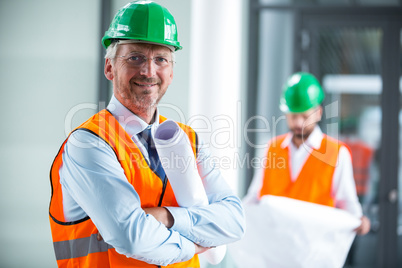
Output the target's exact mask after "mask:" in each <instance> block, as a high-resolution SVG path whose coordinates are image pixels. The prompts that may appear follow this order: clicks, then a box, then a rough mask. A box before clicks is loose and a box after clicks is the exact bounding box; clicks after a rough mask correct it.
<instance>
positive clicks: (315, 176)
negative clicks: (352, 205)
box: [260, 134, 341, 207]
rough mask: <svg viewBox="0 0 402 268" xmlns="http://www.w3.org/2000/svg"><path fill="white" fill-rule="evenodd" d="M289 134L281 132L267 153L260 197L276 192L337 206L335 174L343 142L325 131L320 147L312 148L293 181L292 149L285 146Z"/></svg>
mask: <svg viewBox="0 0 402 268" xmlns="http://www.w3.org/2000/svg"><path fill="white" fill-rule="evenodd" d="M285 137H286V135H281V136H279V137H276V138H274V140H272V141H271V142H270V147H269V150H268V156H267V160H269V165H267V166H266V167H265V171H264V178H263V185H262V188H261V191H260V198H261V197H262V196H263V195H276V196H284V197H289V198H293V199H298V200H302V201H307V202H311V203H316V204H321V205H326V206H331V207H334V206H335V200H334V197H333V196H332V194H331V190H332V178H333V175H334V171H335V166H336V164H337V159H338V154H339V148H340V147H341V143H340V142H339V141H337V140H335V139H333V138H331V137H328V136H327V135H325V134H324V137H323V140H322V142H321V146H320V148H319V149H318V150H316V149H313V150H312V152H311V154H310V156H309V157H308V158H307V160H306V162H305V164H304V166H303V167H302V169H301V171H300V173H299V176H298V177H297V179H296V180H295V181H294V182H293V181H292V180H291V177H290V174H291V173H290V165H289V149H288V148H282V147H281V144H282V142H283V141H284V139H285ZM302 146H303V145H302Z"/></svg>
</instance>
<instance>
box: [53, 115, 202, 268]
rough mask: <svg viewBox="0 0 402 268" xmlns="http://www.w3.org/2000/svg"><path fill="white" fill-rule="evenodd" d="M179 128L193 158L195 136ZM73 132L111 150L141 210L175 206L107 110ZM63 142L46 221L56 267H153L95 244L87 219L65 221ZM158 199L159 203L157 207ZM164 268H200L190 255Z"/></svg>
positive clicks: (94, 231)
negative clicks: (93, 138) (98, 140)
mask: <svg viewBox="0 0 402 268" xmlns="http://www.w3.org/2000/svg"><path fill="white" fill-rule="evenodd" d="M164 120H166V118H163V117H160V122H163V121H164ZM179 126H180V127H181V128H182V129H183V130H184V132H185V133H186V134H187V136H188V137H189V139H190V142H191V146H192V149H193V151H194V155H196V143H197V137H196V133H195V132H194V130H192V129H191V128H190V127H188V126H186V125H183V124H180V123H179ZM77 129H84V130H87V131H89V132H91V133H93V134H94V135H96V136H98V137H99V138H101V139H103V140H104V141H106V143H108V144H109V145H110V146H111V148H113V150H114V152H115V153H116V156H117V158H118V161H119V163H120V165H121V166H122V168H123V170H124V173H125V175H126V178H127V180H128V181H129V182H130V184H131V185H133V187H134V189H135V190H136V192H137V193H138V195H139V196H140V199H141V207H143V208H147V207H157V206H158V205H160V206H178V204H177V202H176V199H175V196H174V193H173V190H172V187H171V186H170V183H169V182H167V184H166V185H165V190H164V185H163V183H162V181H161V179H160V178H159V177H158V176H157V175H156V174H155V173H154V172H153V171H152V170H151V169H150V168H149V166H148V165H147V163H146V160H145V158H144V157H143V156H142V154H141V151H140V150H139V148H138V147H137V146H136V144H135V143H134V142H133V141H132V139H131V137H130V136H129V135H128V133H127V132H126V131H125V130H124V129H123V128H122V127H121V125H120V124H119V123H118V121H117V120H116V119H115V118H114V117H113V115H112V114H111V113H110V112H109V111H107V110H102V111H100V112H99V113H97V114H95V115H94V116H93V117H91V118H90V119H89V120H87V121H86V122H85V123H83V124H82V125H81V126H79V127H78V128H77ZM77 129H75V130H77ZM75 130H74V131H75ZM67 139H68V138H67ZM67 139H66V140H65V141H64V143H63V144H62V146H61V148H60V150H59V152H58V154H57V156H56V158H55V160H54V162H53V165H52V168H51V172H50V182H51V186H52V197H51V200H50V207H49V220H50V227H51V231H52V237H53V246H54V250H55V254H56V260H57V264H58V266H59V267H90V268H92V267H97V268H99V267H101V268H103V267H157V266H156V265H151V264H147V263H145V262H142V261H139V260H136V259H133V258H127V257H126V256H125V255H121V254H119V253H117V252H116V250H115V249H114V248H113V247H112V246H110V245H108V244H107V243H106V242H104V241H103V240H102V241H98V240H97V233H98V230H97V228H96V226H95V225H94V223H93V222H92V220H91V219H90V218H89V217H86V218H84V219H81V220H78V221H74V222H66V220H65V218H64V212H63V211H64V210H63V193H62V188H61V184H60V177H59V169H60V167H61V165H62V162H63V159H62V153H63V150H64V146H65V144H66V142H67ZM163 191H164V193H163ZM161 199H162V202H161V204H159V203H160V200H161ZM166 267H180V268H185V267H186V268H187V267H200V264H199V260H198V255H194V257H193V258H192V259H190V260H188V261H186V262H181V263H176V264H171V265H168V266H166Z"/></svg>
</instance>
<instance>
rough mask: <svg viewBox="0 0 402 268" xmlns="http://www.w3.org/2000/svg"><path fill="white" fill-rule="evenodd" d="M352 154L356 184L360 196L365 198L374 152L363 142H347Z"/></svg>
mask: <svg viewBox="0 0 402 268" xmlns="http://www.w3.org/2000/svg"><path fill="white" fill-rule="evenodd" d="M344 142H345V143H346V145H347V146H348V147H349V149H350V152H351V154H352V163H353V177H354V178H355V183H356V192H357V195H358V196H364V195H365V194H366V193H367V191H368V181H369V178H370V165H371V161H372V158H373V155H374V150H373V149H372V148H371V147H369V146H368V145H367V144H365V143H363V142H362V141H351V140H345V141H344Z"/></svg>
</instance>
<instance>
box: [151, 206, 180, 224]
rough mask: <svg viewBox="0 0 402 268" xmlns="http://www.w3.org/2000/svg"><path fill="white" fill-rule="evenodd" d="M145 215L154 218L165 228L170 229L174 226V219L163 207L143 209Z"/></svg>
mask: <svg viewBox="0 0 402 268" xmlns="http://www.w3.org/2000/svg"><path fill="white" fill-rule="evenodd" d="M144 211H145V213H146V214H150V215H152V216H154V218H155V219H156V220H157V221H159V222H161V223H162V224H164V225H165V226H166V227H167V228H171V227H172V226H173V224H174V218H173V216H172V214H170V211H169V210H168V209H167V208H165V207H153V208H144Z"/></svg>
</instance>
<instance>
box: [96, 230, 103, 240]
mask: <svg viewBox="0 0 402 268" xmlns="http://www.w3.org/2000/svg"><path fill="white" fill-rule="evenodd" d="M96 239H97V240H98V241H102V240H103V237H102V235H101V234H100V233H99V231H98V234H97V235H96Z"/></svg>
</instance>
